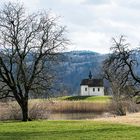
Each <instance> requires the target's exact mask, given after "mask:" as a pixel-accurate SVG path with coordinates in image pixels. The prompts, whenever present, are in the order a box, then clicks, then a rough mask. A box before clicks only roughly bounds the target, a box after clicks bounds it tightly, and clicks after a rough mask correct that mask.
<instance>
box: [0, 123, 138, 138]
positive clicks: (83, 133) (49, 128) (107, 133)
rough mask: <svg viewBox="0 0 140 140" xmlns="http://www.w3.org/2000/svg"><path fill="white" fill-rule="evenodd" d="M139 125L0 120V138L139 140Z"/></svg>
mask: <svg viewBox="0 0 140 140" xmlns="http://www.w3.org/2000/svg"><path fill="white" fill-rule="evenodd" d="M139 139H140V127H138V126H131V125H121V124H112V123H103V122H94V121H33V122H0V140H139Z"/></svg>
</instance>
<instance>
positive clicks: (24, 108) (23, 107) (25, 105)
mask: <svg viewBox="0 0 140 140" xmlns="http://www.w3.org/2000/svg"><path fill="white" fill-rule="evenodd" d="M21 110H22V121H25V122H26V121H28V100H24V101H23V103H22V105H21Z"/></svg>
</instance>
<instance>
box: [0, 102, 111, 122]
mask: <svg viewBox="0 0 140 140" xmlns="http://www.w3.org/2000/svg"><path fill="white" fill-rule="evenodd" d="M108 107H109V104H105V103H94V102H82V101H48V100H30V101H29V116H30V118H31V119H47V118H49V116H50V114H54V113H103V112H107V111H108ZM21 117H22V116H21V110H20V107H19V106H18V104H17V103H16V102H14V101H13V102H7V103H2V102H0V120H14V119H16V120H18V119H21Z"/></svg>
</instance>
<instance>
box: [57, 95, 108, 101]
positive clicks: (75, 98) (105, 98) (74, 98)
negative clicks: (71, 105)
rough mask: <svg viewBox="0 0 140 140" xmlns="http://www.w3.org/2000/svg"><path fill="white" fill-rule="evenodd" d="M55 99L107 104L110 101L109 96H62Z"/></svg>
mask: <svg viewBox="0 0 140 140" xmlns="http://www.w3.org/2000/svg"><path fill="white" fill-rule="evenodd" d="M56 99H57V100H64V101H91V102H109V101H110V100H111V96H63V97H58V98H56Z"/></svg>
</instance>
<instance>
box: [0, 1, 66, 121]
mask: <svg viewBox="0 0 140 140" xmlns="http://www.w3.org/2000/svg"><path fill="white" fill-rule="evenodd" d="M67 43H68V40H67V39H66V37H65V27H62V26H60V25H59V24H58V23H57V18H55V17H53V16H51V15H50V14H49V13H46V12H42V13H37V14H31V15H28V14H27V13H26V12H25V8H24V6H23V5H20V4H17V3H8V4H6V5H5V6H4V7H3V9H2V10H1V11H0V47H1V49H0V98H7V97H13V98H15V100H16V101H17V102H18V104H19V105H20V107H21V110H22V114H23V121H27V120H28V99H29V94H31V93H33V92H47V90H49V89H50V88H51V84H52V81H53V76H52V75H51V74H50V73H49V72H50V71H52V69H51V66H52V64H55V62H56V61H58V56H59V54H60V52H62V51H63V50H64V48H65V45H66V44H67Z"/></svg>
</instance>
